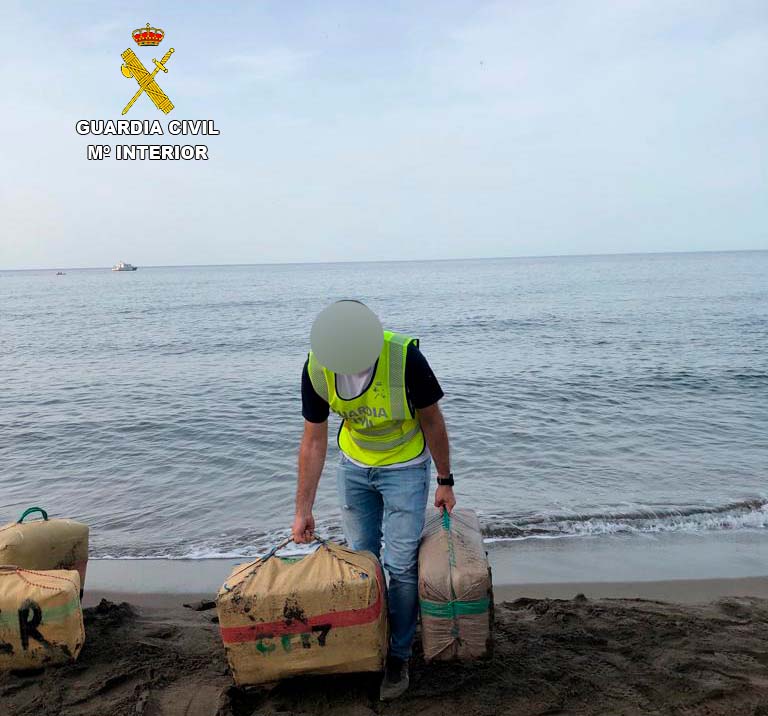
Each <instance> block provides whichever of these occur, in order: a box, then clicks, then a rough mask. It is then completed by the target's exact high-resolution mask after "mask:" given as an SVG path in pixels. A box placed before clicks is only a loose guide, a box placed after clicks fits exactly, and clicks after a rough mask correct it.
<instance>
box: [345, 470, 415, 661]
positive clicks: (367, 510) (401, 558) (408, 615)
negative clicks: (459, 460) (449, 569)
mask: <svg viewBox="0 0 768 716" xmlns="http://www.w3.org/2000/svg"><path fill="white" fill-rule="evenodd" d="M429 468H430V461H429V460H427V461H426V462H424V463H422V464H421V465H415V466H413V467H402V468H389V469H381V468H376V467H370V468H365V467H360V466H359V465H355V464H354V463H353V462H350V461H349V460H347V459H346V458H344V457H343V456H342V458H341V463H340V464H339V468H338V472H337V480H336V485H337V489H338V493H339V500H340V502H341V515H342V525H343V527H344V536H345V537H346V538H347V542H348V543H349V546H350V547H351V548H352V549H358V550H360V549H365V550H368V551H369V552H373V553H374V554H375V555H376V557H380V553H381V539H382V536H383V538H384V555H383V559H382V560H381V562H382V565H383V566H384V569H385V570H386V572H387V576H388V577H389V587H388V590H387V601H388V603H389V626H390V645H389V653H390V655H391V656H396V657H399V658H401V659H407V658H408V657H409V656H410V655H411V644H412V643H413V635H414V633H415V631H416V616H417V613H418V601H419V595H418V567H419V564H418V555H419V539H420V538H421V530H422V529H423V528H424V511H425V509H426V506H427V493H428V491H429V472H430V469H429Z"/></svg>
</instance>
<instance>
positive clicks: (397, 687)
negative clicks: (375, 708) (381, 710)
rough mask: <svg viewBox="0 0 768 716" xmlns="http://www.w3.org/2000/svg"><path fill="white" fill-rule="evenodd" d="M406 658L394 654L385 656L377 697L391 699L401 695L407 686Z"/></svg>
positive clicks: (383, 699)
mask: <svg viewBox="0 0 768 716" xmlns="http://www.w3.org/2000/svg"><path fill="white" fill-rule="evenodd" d="M409 681H410V679H409V676H408V659H398V658H397V657H396V656H388V657H387V665H386V666H385V667H384V678H383V679H382V681H381V690H380V691H379V699H381V700H382V701H392V700H393V699H396V698H397V697H398V696H402V695H403V694H404V693H405V691H406V689H407V688H408V683H409Z"/></svg>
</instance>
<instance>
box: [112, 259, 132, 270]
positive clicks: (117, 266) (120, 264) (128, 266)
mask: <svg viewBox="0 0 768 716" xmlns="http://www.w3.org/2000/svg"><path fill="white" fill-rule="evenodd" d="M137 269H138V266H134V265H133V264H127V263H125V261H118V262H117V263H116V264H115V265H114V266H113V267H112V270H113V271H136V270H137Z"/></svg>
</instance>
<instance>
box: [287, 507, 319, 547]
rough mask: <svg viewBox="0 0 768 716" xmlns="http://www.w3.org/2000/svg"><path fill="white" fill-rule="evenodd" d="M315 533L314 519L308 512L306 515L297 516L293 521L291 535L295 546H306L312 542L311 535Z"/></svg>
mask: <svg viewBox="0 0 768 716" xmlns="http://www.w3.org/2000/svg"><path fill="white" fill-rule="evenodd" d="M314 531H315V518H314V517H313V516H312V513H311V512H310V513H309V514H308V515H299V514H297V515H296V517H295V518H294V520H293V527H291V533H292V534H293V541H294V542H296V544H306V543H307V542H311V541H312V533H313V532H314Z"/></svg>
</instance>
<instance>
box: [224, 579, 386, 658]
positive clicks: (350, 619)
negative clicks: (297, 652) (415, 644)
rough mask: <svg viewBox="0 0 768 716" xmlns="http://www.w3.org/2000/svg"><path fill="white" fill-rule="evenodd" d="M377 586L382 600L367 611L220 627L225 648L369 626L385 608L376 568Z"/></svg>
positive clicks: (378, 599) (358, 610)
mask: <svg viewBox="0 0 768 716" xmlns="http://www.w3.org/2000/svg"><path fill="white" fill-rule="evenodd" d="M376 582H377V584H378V587H379V596H378V597H377V599H376V601H375V602H374V603H373V604H371V605H370V606H368V607H365V608H364V609H348V610H347V611H343V612H328V613H326V614H320V615H318V616H315V617H310V618H309V619H307V620H306V621H303V622H302V621H292V622H291V623H290V624H288V623H286V622H285V621H277V622H264V623H261V624H249V625H248V626H241V627H219V631H220V632H221V639H222V641H223V642H224V643H225V644H242V643H244V642H247V641H256V640H257V639H264V638H268V637H273V636H283V635H284V634H302V633H303V632H306V631H309V630H311V629H312V627H320V626H330V627H331V628H332V629H333V628H339V627H351V626H361V625H362V624H369V623H370V622H374V621H376V620H377V619H378V618H379V615H380V614H381V604H382V591H383V590H382V574H381V569H380V568H379V567H378V566H377V568H376Z"/></svg>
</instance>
